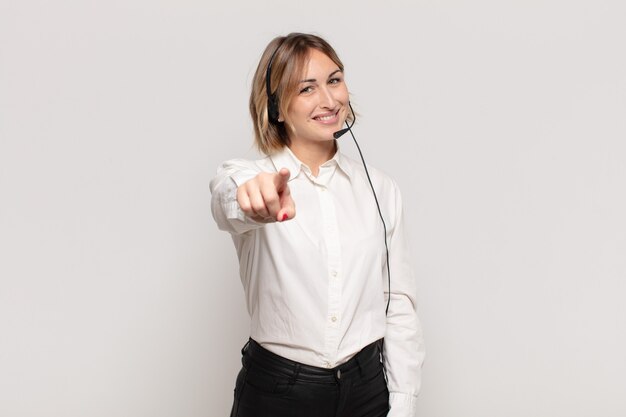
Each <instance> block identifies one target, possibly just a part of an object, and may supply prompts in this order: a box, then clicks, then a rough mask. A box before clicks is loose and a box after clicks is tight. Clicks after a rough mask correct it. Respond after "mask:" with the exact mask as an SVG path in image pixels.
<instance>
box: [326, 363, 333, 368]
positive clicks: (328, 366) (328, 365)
mask: <svg viewBox="0 0 626 417" xmlns="http://www.w3.org/2000/svg"><path fill="white" fill-rule="evenodd" d="M324 366H326V367H327V368H332V367H333V366H332V365H331V364H330V362H326V363H325V364H324Z"/></svg>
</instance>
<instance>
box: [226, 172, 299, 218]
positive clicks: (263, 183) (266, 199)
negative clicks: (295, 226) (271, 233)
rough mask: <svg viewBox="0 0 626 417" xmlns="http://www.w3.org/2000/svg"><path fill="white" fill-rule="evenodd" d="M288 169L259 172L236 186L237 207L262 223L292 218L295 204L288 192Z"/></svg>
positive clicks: (294, 212) (294, 213)
mask: <svg viewBox="0 0 626 417" xmlns="http://www.w3.org/2000/svg"><path fill="white" fill-rule="evenodd" d="M290 175H291V174H290V173H289V170H288V169H287V168H282V169H281V170H280V171H278V172H274V173H271V172H261V173H260V174H258V175H257V176H256V177H254V178H252V179H251V180H249V181H247V182H245V183H243V184H242V185H240V186H239V187H238V188H237V202H238V203H239V207H241V210H242V211H243V212H244V213H245V214H246V216H248V217H250V218H251V219H253V220H255V221H257V222H262V223H273V222H276V221H279V222H282V221H285V220H290V219H293V217H294V216H295V215H296V206H295V204H294V202H293V200H292V199H291V194H290V192H289V186H288V185H287V181H289V176H290Z"/></svg>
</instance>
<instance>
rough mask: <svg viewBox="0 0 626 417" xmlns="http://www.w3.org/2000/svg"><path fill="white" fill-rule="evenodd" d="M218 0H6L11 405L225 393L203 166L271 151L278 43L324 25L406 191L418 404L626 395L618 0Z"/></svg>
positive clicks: (601, 405) (470, 413)
mask: <svg viewBox="0 0 626 417" xmlns="http://www.w3.org/2000/svg"><path fill="white" fill-rule="evenodd" d="M222 3H223V4H221V5H217V4H216V2H210V1H202V2H200V1H177V2H173V1H159V0H157V1H154V0H152V1H148V0H124V1H122V0H112V1H106V2H105V1H100V2H96V1H78V0H76V1H71V0H58V1H54V2H52V1H43V0H41V1H17V0H1V2H0V257H1V258H0V415H1V416H3V417H4V416H6V417H18V416H20V417H21V416H37V417H39V416H58V417H79V416H80V417H84V416H89V417H110V416H116V417H117V416H119V417H144V416H145V417H161V416H162V417H172V416H176V417H178V416H181V417H192V416H194V417H195V416H198V417H199V416H225V415H227V414H228V411H229V409H230V404H231V395H232V387H233V383H234V377H235V374H236V372H237V370H238V368H239V353H238V350H239V348H240V347H241V345H242V344H243V343H244V341H245V339H246V337H247V334H248V318H247V314H246V311H245V308H244V304H243V296H242V293H243V291H242V289H241V284H240V282H239V278H238V273H237V269H236V268H237V262H236V257H235V251H234V249H233V247H232V244H231V242H230V238H229V237H228V235H226V234H224V233H221V232H219V231H218V230H217V229H216V227H215V225H214V224H213V221H212V219H211V218H210V213H209V200H210V195H209V191H208V183H209V180H210V178H211V176H212V175H213V173H214V171H215V168H216V166H217V164H218V163H219V162H220V161H222V160H224V159H228V158H233V157H255V153H254V151H253V149H252V147H251V143H252V142H251V140H252V131H251V123H250V121H249V116H248V113H247V98H248V90H249V85H250V80H251V77H252V72H253V71H254V68H255V66H256V62H257V60H258V58H259V56H260V54H261V51H262V49H263V47H264V46H265V44H266V43H267V42H268V41H269V40H270V39H271V38H272V37H274V36H276V35H279V34H285V33H288V32H290V31H314V32H317V33H318V34H321V35H322V36H325V37H326V38H327V39H328V40H329V41H330V42H331V43H332V44H333V45H334V46H335V48H336V49H337V51H338V52H339V54H340V56H341V57H342V59H343V61H344V63H345V65H346V77H347V82H348V85H349V88H350V90H351V92H352V99H353V103H354V104H355V105H356V108H357V110H358V111H359V113H360V115H361V116H360V118H359V121H358V123H357V125H356V127H355V128H354V130H355V133H356V135H357V137H358V138H359V141H360V144H361V146H362V147H363V150H364V152H365V155H366V158H367V160H368V162H369V163H370V164H371V165H373V166H376V167H378V168H380V169H382V170H384V171H386V172H388V173H389V174H391V175H392V176H393V177H395V178H396V179H397V181H398V183H399V184H400V187H401V188H402V190H403V193H404V199H405V206H406V207H405V208H406V212H407V227H408V229H409V230H408V232H409V236H410V240H411V244H412V251H413V253H414V266H415V269H416V273H417V274H416V275H417V278H418V280H419V290H420V294H419V302H420V304H419V312H420V316H421V319H422V322H423V325H424V330H425V336H426V341H427V352H428V353H427V360H426V364H425V367H424V386H423V391H422V393H421V396H420V400H419V409H420V416H428V417H489V416H493V417H502V416H507V417H509V416H510V417H514V416H519V417H530V416H533V417H534V416H536V417H555V416H559V417H560V416H563V417H566V416H567V417H577V416H581V417H582V416H594V417H595V416H601V417H623V416H625V415H626V400H624V398H625V394H626V388H625V386H626V385H625V384H624V375H625V374H626V360H624V352H625V351H626V331H625V329H626V311H625V307H624V296H625V295H626V284H625V278H626V257H625V256H624V254H625V253H626V220H625V218H624V214H623V213H624V212H626V198H625V196H624V189H625V186H626V163H625V162H626V145H625V143H624V140H625V139H626V122H625V117H624V116H625V114H626V112H625V110H626V59H625V55H624V50H625V49H626V48H625V46H626V45H625V43H626V29H625V27H626V25H624V22H625V21H626V6H625V5H624V2H621V1H619V0H607V1H602V0H599V1H576V0H574V1H571V0H570V1H565V0H562V1H561V0H548V1H535V0H530V1H528V0H527V1H521V0H516V1H508V2H502V1H495V0H494V1H488V0H477V1H472V2H461V1H420V2H409V1H404V2H402V1H396V2H394V1H389V2H384V3H383V4H382V5H381V2H375V3H374V2H372V3H370V2H364V1H362V2H345V1H344V2H338V1H337V2H330V1H316V2H312V3H310V2H307V3H302V4H300V3H299V2H294V1H276V0H275V1H265V2H260V1H258V2H253V1H250V2H242V1H230V2H222ZM342 142H343V149H344V150H346V151H347V152H348V153H352V154H354V146H353V144H352V143H350V142H349V138H348V137H347V136H346V137H345V138H344V139H342Z"/></svg>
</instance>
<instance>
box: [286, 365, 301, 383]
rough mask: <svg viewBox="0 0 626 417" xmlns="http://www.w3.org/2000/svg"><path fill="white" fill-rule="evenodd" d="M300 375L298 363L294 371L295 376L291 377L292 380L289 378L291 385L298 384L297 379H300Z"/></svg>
mask: <svg viewBox="0 0 626 417" xmlns="http://www.w3.org/2000/svg"><path fill="white" fill-rule="evenodd" d="M299 373H300V364H299V363H296V365H295V367H294V370H293V374H292V375H291V378H289V383H290V384H292V385H293V384H295V383H296V379H298V374H299Z"/></svg>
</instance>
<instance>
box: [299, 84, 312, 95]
mask: <svg viewBox="0 0 626 417" xmlns="http://www.w3.org/2000/svg"><path fill="white" fill-rule="evenodd" d="M311 91H313V87H312V86H310V85H309V86H306V87H304V88H303V89H302V90H300V94H304V93H310V92H311Z"/></svg>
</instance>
